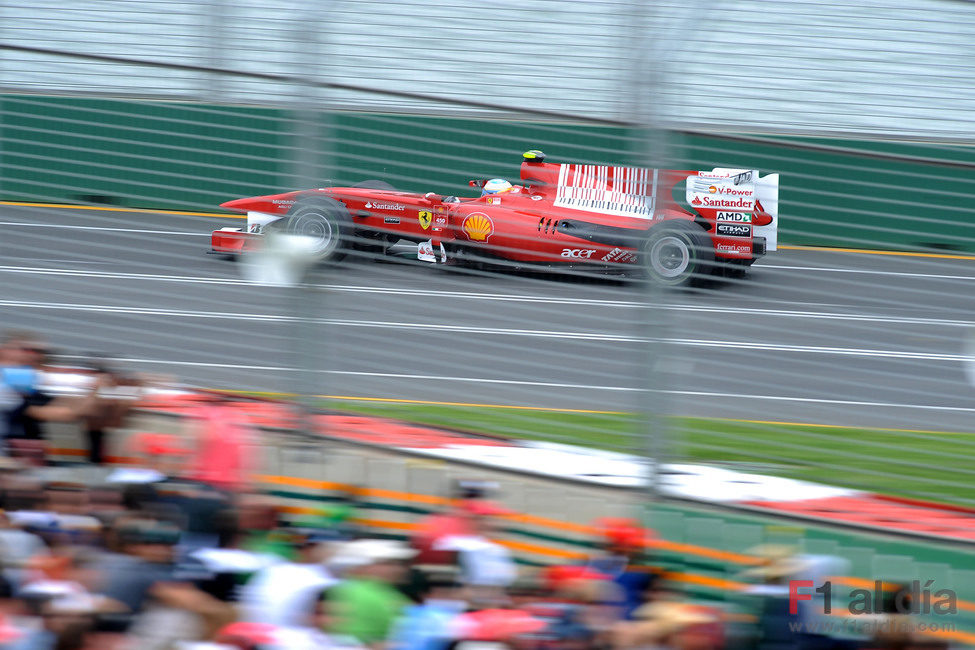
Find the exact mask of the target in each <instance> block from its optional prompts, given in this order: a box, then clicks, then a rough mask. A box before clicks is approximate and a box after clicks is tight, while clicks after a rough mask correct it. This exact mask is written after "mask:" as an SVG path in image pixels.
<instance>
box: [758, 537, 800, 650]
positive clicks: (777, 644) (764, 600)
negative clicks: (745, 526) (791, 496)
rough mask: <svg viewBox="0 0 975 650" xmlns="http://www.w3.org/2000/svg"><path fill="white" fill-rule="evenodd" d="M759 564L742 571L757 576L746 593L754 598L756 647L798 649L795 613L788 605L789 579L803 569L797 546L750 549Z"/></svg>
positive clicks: (761, 648) (769, 649)
mask: <svg viewBox="0 0 975 650" xmlns="http://www.w3.org/2000/svg"><path fill="white" fill-rule="evenodd" d="M750 554H751V555H754V556H756V557H757V558H758V560H759V564H758V565H757V566H755V567H753V568H751V569H747V570H746V571H744V573H743V575H744V576H745V577H747V578H751V579H757V580H758V584H754V585H751V586H750V587H749V588H748V590H747V593H748V594H750V595H752V596H754V597H756V600H757V603H756V607H755V610H756V613H757V618H758V628H757V631H756V639H755V647H756V648H759V649H760V650H787V649H791V648H798V647H799V646H798V643H799V635H798V631H797V629H796V628H797V626H796V623H798V622H799V617H798V615H797V614H792V613H791V612H790V607H789V579H790V578H792V577H794V576H795V575H796V574H797V573H798V572H799V571H800V570H802V569H803V568H804V566H805V565H804V563H803V562H802V561H801V560H800V559H799V557H798V555H797V549H795V548H793V547H791V546H787V545H780V544H764V545H761V546H758V547H755V548H753V549H751V550H750Z"/></svg>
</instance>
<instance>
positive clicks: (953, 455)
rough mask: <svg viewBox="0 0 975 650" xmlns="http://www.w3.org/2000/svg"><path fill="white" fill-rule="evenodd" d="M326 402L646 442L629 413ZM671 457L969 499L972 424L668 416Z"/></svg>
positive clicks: (469, 423) (593, 442) (972, 496)
mask: <svg viewBox="0 0 975 650" xmlns="http://www.w3.org/2000/svg"><path fill="white" fill-rule="evenodd" d="M324 406H325V407H327V408H333V409H338V410H343V411H350V412H356V413H363V414H366V415H377V416H383V417H390V418H397V419H401V420H406V421H410V422H416V423H420V424H429V425H433V426H440V427H447V428H452V429H460V430H464V431H470V432H475V433H484V434H490V435H501V436H509V437H515V438H527V439H534V440H547V441H551V442H560V443H566V444H574V445H581V446H592V447H597V448H601V449H611V450H616V451H623V452H628V453H642V450H643V449H646V447H647V442H646V439H647V436H646V435H644V434H642V433H641V432H643V431H645V430H646V429H647V427H646V425H645V424H644V423H643V420H642V419H641V418H640V417H638V416H636V415H634V414H628V413H609V412H566V411H549V410H534V409H532V410H528V409H515V408H498V407H489V406H474V405H443V404H414V403H401V402H373V401H353V400H329V401H328V402H327V403H326V404H324ZM658 429H662V430H663V431H664V435H665V436H666V437H667V439H668V440H670V444H669V445H668V446H667V448H668V449H669V450H670V454H669V456H670V458H671V459H673V460H679V461H689V462H703V463H709V464H719V465H723V466H730V467H734V468H737V469H741V470H743V471H752V472H754V473H759V474H770V475H775V476H783V477H787V478H796V479H803V480H808V481H815V482H818V483H825V484H829V485H837V486H844V487H851V488H856V489H861V490H868V491H874V492H879V493H883V494H891V495H897V496H907V497H913V498H918V499H928V500H933V501H940V502H945V503H953V504H959V505H966V506H975V462H973V459H975V433H949V432H937V431H905V430H895V429H869V428H856V427H833V426H822V425H810V424H795V423H776V422H755V421H738V420H724V419H703V418H687V417H668V418H665V419H663V420H661V421H660V422H658Z"/></svg>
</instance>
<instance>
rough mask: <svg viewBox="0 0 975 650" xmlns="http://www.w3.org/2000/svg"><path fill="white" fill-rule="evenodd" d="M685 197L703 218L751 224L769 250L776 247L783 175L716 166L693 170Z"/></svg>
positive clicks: (688, 178) (688, 179)
mask: <svg viewBox="0 0 975 650" xmlns="http://www.w3.org/2000/svg"><path fill="white" fill-rule="evenodd" d="M686 178H687V186H686V189H685V198H686V200H687V204H688V205H689V206H691V208H693V209H694V211H695V212H697V213H698V214H700V215H701V216H702V217H704V218H706V219H709V220H713V221H717V222H732V223H742V224H744V223H750V224H751V225H752V231H753V233H754V235H755V236H758V237H765V245H766V250H768V251H774V250H776V247H777V244H778V227H779V175H778V174H766V175H765V176H760V172H759V171H758V170H748V169H730V168H725V167H715V168H714V169H713V170H711V171H709V172H690V175H689V176H686Z"/></svg>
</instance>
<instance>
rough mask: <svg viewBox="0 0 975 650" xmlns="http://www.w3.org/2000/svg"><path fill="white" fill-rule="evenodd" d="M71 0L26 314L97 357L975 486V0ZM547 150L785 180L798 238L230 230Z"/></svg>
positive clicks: (11, 195)
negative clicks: (547, 257) (753, 245)
mask: <svg viewBox="0 0 975 650" xmlns="http://www.w3.org/2000/svg"><path fill="white" fill-rule="evenodd" d="M63 4H64V3H61V4H57V3H53V2H47V1H44V2H23V1H18V0H0V89H2V94H0V199H2V201H3V205H2V206H0V214H2V215H3V217H2V221H3V225H2V229H3V230H2V235H0V252H2V253H3V260H4V261H3V263H2V265H0V273H2V274H3V275H4V277H3V281H2V282H0V287H2V288H0V300H2V303H0V304H2V305H3V309H4V319H3V325H5V326H10V327H14V326H16V327H27V328H31V329H34V330H37V331H39V332H41V333H42V334H43V335H44V336H45V337H46V338H47V339H48V340H49V341H50V342H51V343H52V344H53V345H55V346H56V347H58V348H59V350H58V351H59V352H60V357H59V359H60V360H61V361H63V362H69V363H91V361H92V359H91V358H90V357H91V356H92V354H93V353H104V354H107V355H110V356H112V357H114V358H115V363H117V364H118V365H120V366H123V367H125V368H126V369H127V370H130V371H138V372H148V373H154V374H157V375H158V374H162V375H166V376H169V377H172V378H175V379H177V380H178V381H184V382H187V383H191V384H194V385H198V386H205V387H209V388H219V389H224V390H237V391H255V392H262V393H268V394H274V395H284V396H292V397H298V396H302V397H303V398H304V399H306V401H308V400H310V402H311V403H312V404H313V405H314V406H321V407H328V408H338V409H345V410H359V411H366V412H380V413H383V414H387V415H394V416H396V417H402V418H404V419H413V420H417V421H425V422H430V423H434V424H439V425H443V426H449V427H453V428H457V429H462V430H478V431H487V432H490V433H494V434H499V435H507V436H516V437H529V438H533V439H541V440H546V441H555V442H563V443H574V444H583V445H592V446H598V447H602V448H611V449H617V450H625V451H628V452H631V453H634V454H637V455H649V456H652V457H654V458H658V459H661V460H664V461H669V462H693V463H697V462H701V463H709V464H719V465H721V466H725V467H731V468H734V469H736V470H742V471H750V472H757V473H766V474H773V475H780V476H787V477H793V478H802V479H807V480H812V481H816V482H820V483H827V484H835V485H842V486H846V487H850V488H855V489H863V490H871V491H879V492H892V493H895V494H900V495H907V496H910V497H914V498H921V499H936V500H943V501H949V502H952V503H959V504H964V505H971V504H973V503H975V491H973V490H972V488H971V484H972V480H971V479H972V477H973V475H975V469H972V466H971V463H970V462H969V460H968V459H969V458H970V456H971V454H972V451H973V449H975V441H973V439H972V435H971V434H972V427H971V425H970V422H971V415H972V413H973V404H972V400H971V397H972V387H971V385H970V384H969V381H968V375H966V366H967V364H970V363H971V353H970V351H969V350H968V349H967V348H966V340H967V339H968V336H969V332H970V331H971V330H972V327H973V325H975V318H973V315H972V309H971V301H970V299H969V298H968V295H969V289H968V287H970V286H971V281H972V279H973V278H975V270H973V266H972V264H973V259H972V255H973V253H975V238H973V237H972V235H971V226H970V224H971V221H972V218H973V216H975V215H973V209H972V201H971V195H972V190H973V184H975V180H973V178H975V176H973V174H972V173H971V172H972V170H973V167H975V155H973V153H972V149H971V134H970V132H969V126H968V124H967V122H966V116H967V115H970V114H971V113H972V109H973V108H975V106H973V104H975V96H973V94H972V93H973V92H975V91H973V90H972V89H973V88H975V83H972V82H973V81H975V79H973V77H975V66H973V65H971V64H970V63H968V61H970V59H971V57H970V56H967V54H968V53H970V50H971V47H972V45H971V43H975V38H972V36H973V34H971V33H970V32H971V31H972V29H975V28H973V27H972V25H975V21H972V20H971V16H972V9H971V5H969V4H968V3H960V2H952V1H950V0H926V1H924V2H920V3H910V5H909V6H908V5H905V4H903V3H895V2H892V1H888V2H882V1H880V0H877V1H874V2H864V3H858V4H857V6H856V7H851V6H847V5H844V4H835V3H830V2H812V1H809V2H790V3H781V2H766V1H762V0H752V1H749V2H737V3H734V4H733V5H732V4H728V5H727V6H725V5H720V6H714V5H713V3H696V2H692V3H684V2H680V3H678V2H674V3H646V2H641V1H634V2H596V3H584V4H583V3H572V2H558V1H551V2H548V1H545V2H536V3H529V4H527V5H526V4H525V3H515V2H509V1H507V0H505V1H502V2H495V3H491V4H490V5H483V6H478V7H465V6H463V5H462V4H450V3H437V2H401V3H392V4H391V3H378V2H376V3H373V2H364V1H363V2H334V3H325V4H323V3H319V2H314V3H313V2H284V1H283V0H282V1H278V2H272V1H271V0H249V1H248V2H233V3H232V2H229V1H225V0H210V1H207V2H170V1H165V0H156V1H147V2H142V3H139V4H138V7H135V6H134V5H133V3H129V2H121V1H113V0H103V1H100V2H90V3H84V7H83V8H72V7H64V6H63ZM529 149H541V150H543V151H545V152H546V154H547V155H548V157H549V160H550V161H553V162H582V163H588V164H602V165H644V166H656V167H660V168H670V169H687V170H711V169H713V168H715V167H733V168H743V169H757V170H761V172H762V173H763V174H765V173H778V174H780V188H779V189H780V192H779V194H780V204H779V244H780V249H779V250H778V251H776V252H774V253H770V254H769V255H768V256H767V257H765V258H763V259H762V260H760V261H759V262H757V263H756V264H755V265H754V267H752V269H751V270H750V271H749V273H748V274H747V275H746V277H744V278H739V277H723V278H719V279H715V280H712V281H708V282H706V283H703V285H702V286H699V287H697V288H694V289H677V290H673V289H662V288H660V287H655V286H652V285H650V286H648V285H646V284H645V283H643V282H641V281H634V280H622V279H619V278H616V277H615V276H609V277H607V276H604V275H602V274H595V273H592V272H590V271H587V270H585V269H582V270H573V271H569V272H565V273H557V274H555V277H552V276H551V274H549V273H547V272H546V273H543V272H540V271H539V270H538V269H523V268H512V265H510V264H500V265H499V267H490V268H481V267H471V268H457V267H447V268H442V267H438V266H437V265H430V264H427V263H425V262H423V263H421V262H419V261H417V260H416V251H415V248H410V246H408V245H406V244H405V243H398V244H397V245H396V246H395V247H394V250H392V251H390V252H392V253H393V254H392V255H386V256H384V257H382V258H381V259H373V257H374V255H373V254H372V253H362V252H360V253H359V254H356V255H351V256H350V257H349V258H347V260H346V261H345V262H344V263H343V264H341V265H339V266H324V267H321V268H316V269H313V270H312V271H310V272H309V274H308V275H307V276H305V277H304V278H303V281H302V282H301V283H300V286H298V287H292V288H287V287H265V286H259V285H256V284H254V283H252V282H251V281H250V280H248V279H247V276H246V275H245V274H244V271H245V269H246V268H247V263H248V262H247V261H246V260H241V261H239V262H238V263H231V262H228V261H225V260H220V259H217V258H215V257H212V256H207V255H206V251H207V249H208V247H209V242H208V235H209V232H210V231H211V230H214V229H218V228H221V227H237V226H240V225H241V220H240V219H237V218H234V215H231V214H230V213H228V212H226V211H222V210H220V209H219V208H218V206H219V204H220V203H222V202H224V201H228V200H231V199H235V198H240V197H245V196H253V195H259V194H270V193H278V192H284V191H289V190H294V189H305V188H311V187H321V186H326V185H349V184H354V183H357V182H360V181H364V180H380V181H384V182H387V183H390V184H391V185H393V186H394V187H396V188H398V189H402V190H409V191H415V192H421V193H422V192H429V191H435V192H437V193H440V194H443V195H458V196H465V195H469V193H471V192H475V193H476V192H477V191H476V190H474V189H472V188H471V187H469V186H468V185H467V181H468V180H470V179H487V178H493V177H507V178H510V179H512V180H515V179H516V178H517V173H518V165H519V164H520V162H521V154H522V152H523V151H526V150H529ZM51 204H57V205H55V206H52V205H51ZM65 206H70V207H65ZM824 247H825V248H824ZM851 250H853V251H860V252H850V251H851ZM863 251H867V252H863ZM411 256H412V259H410V257H411ZM654 467H657V468H658V469H660V466H659V465H656V466H654Z"/></svg>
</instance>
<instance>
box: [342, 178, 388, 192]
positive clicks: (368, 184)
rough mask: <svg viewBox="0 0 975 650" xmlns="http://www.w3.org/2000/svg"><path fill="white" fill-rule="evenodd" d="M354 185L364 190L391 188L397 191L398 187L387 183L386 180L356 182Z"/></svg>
mask: <svg viewBox="0 0 975 650" xmlns="http://www.w3.org/2000/svg"><path fill="white" fill-rule="evenodd" d="M352 187H358V188H361V189H364V190H389V191H391V192H395V191H396V188H395V187H393V186H392V185H390V184H389V183H387V182H386V181H375V180H373V181H362V182H359V183H356V184H355V185H353V186H352Z"/></svg>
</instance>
